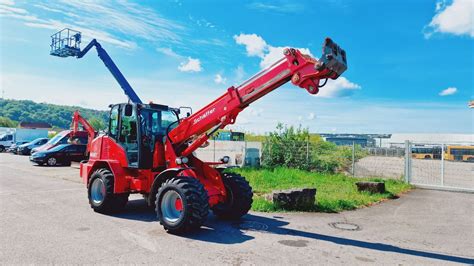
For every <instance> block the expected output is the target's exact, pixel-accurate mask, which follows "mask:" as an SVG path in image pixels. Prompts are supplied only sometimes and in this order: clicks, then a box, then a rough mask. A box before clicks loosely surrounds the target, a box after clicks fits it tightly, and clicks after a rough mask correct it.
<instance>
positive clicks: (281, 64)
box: [169, 38, 347, 156]
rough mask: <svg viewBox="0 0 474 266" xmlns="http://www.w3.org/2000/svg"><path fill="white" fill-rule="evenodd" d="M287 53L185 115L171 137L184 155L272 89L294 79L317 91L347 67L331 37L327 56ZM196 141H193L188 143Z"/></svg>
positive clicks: (327, 45)
mask: <svg viewBox="0 0 474 266" xmlns="http://www.w3.org/2000/svg"><path fill="white" fill-rule="evenodd" d="M284 55H285V57H284V58H282V59H281V60H279V61H277V62H276V63H275V64H273V65H272V66H270V67H268V68H267V69H264V70H263V71H261V72H260V73H258V74H256V75H255V76H253V77H252V78H250V79H249V80H247V81H246V82H244V83H243V84H241V85H240V86H238V87H237V88H235V87H230V88H228V89H227V92H226V93H225V94H224V95H222V96H220V97H219V98H217V99H216V100H214V101H213V102H211V103H210V104H208V105H207V106H205V107H204V108H202V109H201V110H199V111H198V112H196V113H194V114H193V115H191V116H190V117H187V118H185V119H183V120H182V121H181V122H180V124H179V125H178V126H177V127H176V128H175V129H173V130H172V131H171V132H169V139H170V140H171V141H172V143H173V144H174V146H175V149H176V150H177V151H181V152H180V155H181V156H187V155H189V154H191V153H192V152H193V151H194V150H196V149H197V148H199V147H200V146H201V145H202V144H203V143H204V142H206V141H207V140H208V139H209V137H210V136H211V135H212V134H213V133H215V131H217V130H218V129H221V128H224V127H225V126H227V125H229V124H233V123H235V119H236V118H237V115H238V114H239V113H240V112H241V111H242V110H244V109H245V108H246V107H247V106H249V105H250V104H251V103H252V102H254V101H256V100H258V99H259V98H261V97H263V96H264V95H266V94H268V93H269V92H271V91H273V90H275V89H276V88H278V87H280V86H282V85H283V84H285V83H286V82H288V81H290V80H291V82H292V83H293V84H294V85H297V86H299V87H301V88H304V89H306V90H307V91H308V92H309V93H311V94H316V93H318V91H319V88H320V87H322V86H320V85H319V82H320V80H321V79H328V78H331V79H337V78H338V77H339V76H340V75H341V74H342V73H343V72H344V71H345V70H346V69H347V61H346V53H345V51H344V50H342V49H341V48H339V46H337V44H335V43H334V42H332V41H331V39H329V38H327V39H326V41H325V43H324V46H323V56H322V58H321V59H319V60H316V59H314V58H312V57H310V56H308V55H304V54H302V53H301V52H300V51H298V50H296V49H293V48H291V49H285V51H284ZM189 142H192V143H191V144H189V145H187V146H186V145H185V144H186V143H189Z"/></svg>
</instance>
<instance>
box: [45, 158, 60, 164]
mask: <svg viewBox="0 0 474 266" xmlns="http://www.w3.org/2000/svg"><path fill="white" fill-rule="evenodd" d="M57 163H58V160H56V158H54V157H49V158H48V160H47V161H46V164H48V165H49V166H55V165H56V164H57Z"/></svg>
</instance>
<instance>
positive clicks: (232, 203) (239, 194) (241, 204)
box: [212, 173, 253, 220]
mask: <svg viewBox="0 0 474 266" xmlns="http://www.w3.org/2000/svg"><path fill="white" fill-rule="evenodd" d="M222 181H223V182H224V186H225V187H226V190H227V200H226V202H225V203H219V204H217V205H216V206H214V207H213V208H212V212H213V213H214V214H215V215H216V216H218V217H219V218H221V219H226V220H237V219H240V217H242V216H244V215H245V214H247V213H248V212H249V210H250V207H252V202H253V199H252V198H253V191H252V187H251V186H250V184H249V182H247V180H245V178H244V177H243V176H241V175H239V174H234V173H223V174H222Z"/></svg>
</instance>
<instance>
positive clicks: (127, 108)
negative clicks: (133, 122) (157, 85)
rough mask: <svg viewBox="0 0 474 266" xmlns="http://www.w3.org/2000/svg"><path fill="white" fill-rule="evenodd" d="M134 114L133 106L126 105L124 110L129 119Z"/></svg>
mask: <svg viewBox="0 0 474 266" xmlns="http://www.w3.org/2000/svg"><path fill="white" fill-rule="evenodd" d="M132 114H133V105H131V104H126V105H125V108H124V115H125V116H127V117H130V116H132Z"/></svg>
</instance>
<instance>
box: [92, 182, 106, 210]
mask: <svg viewBox="0 0 474 266" xmlns="http://www.w3.org/2000/svg"><path fill="white" fill-rule="evenodd" d="M91 198H92V201H93V202H94V203H95V204H101V203H102V202H103V201H104V198H105V185H104V181H102V179H100V178H96V179H94V182H92V185H91Z"/></svg>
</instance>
